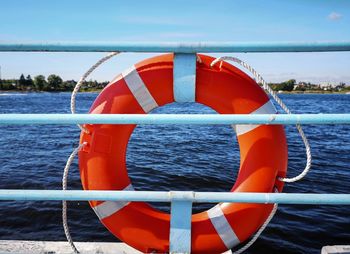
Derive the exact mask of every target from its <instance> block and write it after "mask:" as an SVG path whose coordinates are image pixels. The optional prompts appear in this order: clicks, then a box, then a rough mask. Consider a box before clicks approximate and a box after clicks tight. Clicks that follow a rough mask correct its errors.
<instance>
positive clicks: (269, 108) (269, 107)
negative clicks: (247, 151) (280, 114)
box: [232, 100, 277, 136]
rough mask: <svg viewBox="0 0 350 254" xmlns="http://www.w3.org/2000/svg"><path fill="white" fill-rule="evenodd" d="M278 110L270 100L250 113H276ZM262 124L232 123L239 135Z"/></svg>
mask: <svg viewBox="0 0 350 254" xmlns="http://www.w3.org/2000/svg"><path fill="white" fill-rule="evenodd" d="M276 112H277V110H276V108H275V106H274V105H273V104H272V102H271V101H270V100H269V101H268V102H266V103H265V104H264V105H262V106H261V107H260V108H258V109H257V110H255V111H253V112H251V113H250V114H276ZM259 126H260V125H254V124H237V125H232V127H233V129H234V130H235V131H236V134H237V136H239V135H242V134H245V133H247V132H250V131H252V130H254V129H255V128H257V127H259Z"/></svg>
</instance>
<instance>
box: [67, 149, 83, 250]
mask: <svg viewBox="0 0 350 254" xmlns="http://www.w3.org/2000/svg"><path fill="white" fill-rule="evenodd" d="M84 145H85V143H82V144H80V145H79V146H78V147H77V148H75V149H74V151H73V152H72V153H71V155H70V156H69V158H68V160H67V163H66V166H65V167H64V170H63V177H62V190H67V180H68V173H69V168H70V165H71V164H72V162H73V160H74V157H75V156H76V155H77V153H78V152H79V151H80V149H81V148H82V147H83V146H84ZM62 222H63V229H64V233H65V235H66V238H67V241H68V243H69V245H70V246H71V247H72V249H73V251H74V253H79V251H78V249H77V248H76V247H75V245H74V243H73V240H72V237H71V235H70V233H69V227H68V222H67V201H66V200H63V201H62Z"/></svg>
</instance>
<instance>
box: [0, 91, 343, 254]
mask: <svg viewBox="0 0 350 254" xmlns="http://www.w3.org/2000/svg"><path fill="white" fill-rule="evenodd" d="M1 95H2V96H0V113H69V99H70V94H68V93H29V94H5V95H4V94H1ZM96 96H97V94H95V93H85V94H79V96H78V97H79V98H78V108H79V109H80V110H79V111H80V112H87V111H88V109H89V108H90V106H91V104H92V102H93V100H94V99H95V97H96ZM281 97H282V98H283V99H284V101H285V103H286V104H287V105H288V106H289V107H290V108H291V109H292V111H293V112H294V113H349V109H350V95H281ZM188 112H190V113H213V111H212V110H211V109H209V108H206V107H204V106H200V105H197V104H191V103H187V104H171V105H168V106H165V107H163V108H159V109H157V110H155V111H154V113H188ZM0 128H1V129H0V130H1V135H0V149H1V152H0V188H1V189H5V188H8V189H60V188H61V179H62V170H63V167H64V165H65V163H66V160H67V157H68V156H69V154H70V153H71V151H72V150H73V148H75V147H76V146H77V144H78V139H79V131H78V129H77V127H76V126H70V125H67V126H66V125H62V126H61V125H41V126H37V125H36V126H34V125H33V126H32V125H27V126H14V125H12V126H0ZM304 130H305V133H306V134H307V137H308V138H309V141H310V144H311V147H312V151H313V167H312V170H311V172H310V173H309V175H307V177H306V178H305V179H304V180H302V181H301V182H298V183H295V184H287V185H286V186H285V189H284V192H301V193H350V184H349V183H350V167H349V165H350V155H349V154H350V125H338V126H335V125H321V126H316V125H308V126H305V127H304ZM286 131H287V137H288V145H289V168H288V170H289V172H288V175H289V176H294V175H297V174H298V173H299V172H300V170H302V169H303V168H304V164H305V151H304V147H303V144H302V142H301V140H300V138H299V137H298V135H297V132H296V130H295V128H294V127H293V126H287V127H286ZM127 166H128V170H129V174H130V176H131V179H132V181H133V185H134V186H135V187H136V189H137V190H197V191H228V190H229V189H230V188H231V186H232V185H233V183H234V181H235V178H236V175H237V169H238V166H239V152H238V144H237V141H236V138H235V135H234V133H233V131H232V129H231V128H230V127H229V126H226V125H223V126H208V125H203V126H194V125H193V126H190V125H173V126H171V125H161V126H155V125H147V126H138V127H137V128H136V129H135V131H134V133H133V135H132V137H131V141H130V143H129V146H128V154H127ZM69 188H70V189H81V188H82V187H81V183H80V177H79V172H78V168H77V163H76V162H75V164H73V166H72V168H71V172H70V177H69ZM156 205H157V204H156ZM158 205H159V204H158ZM206 207H207V205H205V204H204V205H202V206H196V207H195V211H199V210H201V209H204V208H206ZM160 208H161V209H163V210H167V209H168V208H169V207H168V206H164V205H162V206H161V207H160ZM349 218H350V207H348V206H311V205H294V206H292V205H280V207H279V210H278V213H277V214H276V216H275V217H274V219H273V220H272V222H271V224H270V225H269V227H268V228H267V229H266V231H265V232H264V233H263V235H262V236H261V237H260V239H259V240H258V241H257V242H256V243H255V244H254V245H253V247H251V248H250V249H249V251H248V253H263V252H264V253H319V252H320V249H321V247H322V246H324V245H335V244H350V219H349ZM69 225H70V228H71V234H72V237H73V239H74V240H75V241H116V239H115V238H114V236H113V235H111V234H110V233H109V232H108V231H107V230H106V229H105V228H104V226H102V224H101V223H100V222H99V220H98V218H97V217H96V216H95V214H94V213H93V211H92V210H91V209H90V207H89V205H88V204H87V203H86V202H70V203H69ZM0 239H1V240H6V239H18V240H65V236H64V233H63V230H62V222H61V203H60V202H48V201H45V202H12V201H6V202H4V201H2V202H0Z"/></svg>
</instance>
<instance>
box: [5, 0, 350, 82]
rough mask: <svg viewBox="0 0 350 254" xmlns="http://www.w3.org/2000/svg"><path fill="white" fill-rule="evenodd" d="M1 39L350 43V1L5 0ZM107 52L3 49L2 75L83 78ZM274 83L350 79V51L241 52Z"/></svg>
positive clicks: (108, 69) (133, 58) (121, 64)
mask: <svg viewBox="0 0 350 254" xmlns="http://www.w3.org/2000/svg"><path fill="white" fill-rule="evenodd" d="M0 9H1V16H2V17H1V20H2V21H1V22H0V42H56V41H66V42H70V41H134V42H135V41H187V42H189V41H350V1H348V0H344V1H337V0H333V1H316V0H314V1H305V0H304V1H300V0H294V1H277V0H276V1H268V0H265V1H262V0H261V1H243V0H238V1H237V0H236V1H234V0H231V1H205V0H202V1H189V0H187V1H164V0H163V1H151V0H149V1H132V0H129V1H88V0H85V1H80V0H75V1H68V0H59V1H46V0H45V1H41V0H36V1H34V0H22V1H19V0H12V1H5V0H0ZM103 55H104V54H102V53H0V65H1V68H2V77H3V78H13V77H18V76H19V75H20V74H21V73H24V74H31V75H32V76H35V75H38V74H44V75H46V76H47V75H49V74H51V73H56V74H59V75H60V76H62V77H63V79H78V78H79V76H80V75H81V74H82V73H83V72H84V71H85V70H86V69H87V68H88V67H89V66H90V65H92V64H93V63H94V62H95V61H96V60H97V59H99V58H100V57H101V56H103ZM150 55H152V54H133V53H128V54H122V55H120V56H117V57H116V58H115V59H113V60H111V61H110V62H108V63H107V64H105V65H103V66H102V67H101V68H100V69H99V70H97V71H96V73H94V74H93V75H92V76H91V78H92V79H98V80H111V79H112V78H113V77H114V76H115V75H117V74H118V73H119V72H120V71H122V70H123V69H126V68H127V67H128V66H130V65H131V64H133V63H135V62H137V61H139V60H141V59H143V58H145V57H149V56H150ZM235 55H236V56H238V57H241V58H242V59H244V60H246V61H247V62H248V63H250V64H251V65H253V66H254V67H255V68H256V69H257V70H258V71H259V72H261V74H262V75H263V76H264V77H265V78H266V80H268V81H282V80H286V79H290V78H296V79H297V80H305V81H315V82H340V81H344V82H346V83H348V84H350V71H349V70H350V53H348V52H341V53H284V54H281V53H278V54H277V53H273V54H261V53H260V54H235Z"/></svg>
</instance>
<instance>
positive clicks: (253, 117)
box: [0, 114, 350, 125]
mask: <svg viewBox="0 0 350 254" xmlns="http://www.w3.org/2000/svg"><path fill="white" fill-rule="evenodd" d="M84 123H86V124H350V114H291V115H288V114H272V115H271V114H245V115H238V114H237V115H233V114H148V115H146V114H74V115H73V114H0V125H1V124H84Z"/></svg>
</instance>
